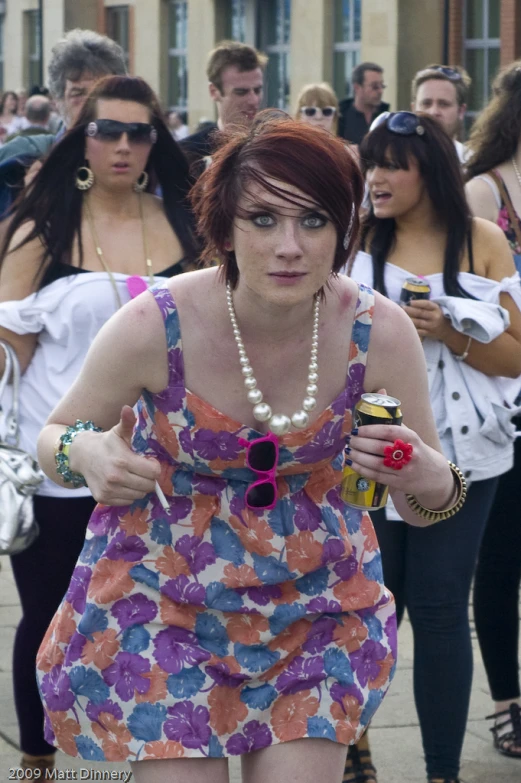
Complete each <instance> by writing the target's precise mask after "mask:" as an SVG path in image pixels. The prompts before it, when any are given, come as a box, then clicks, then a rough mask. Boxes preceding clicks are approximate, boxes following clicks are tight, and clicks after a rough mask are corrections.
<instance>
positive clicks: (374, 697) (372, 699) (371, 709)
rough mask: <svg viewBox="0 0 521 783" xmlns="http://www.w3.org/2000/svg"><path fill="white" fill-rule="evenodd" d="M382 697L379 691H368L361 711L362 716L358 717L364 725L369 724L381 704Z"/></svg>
mask: <svg viewBox="0 0 521 783" xmlns="http://www.w3.org/2000/svg"><path fill="white" fill-rule="evenodd" d="M383 697H384V694H383V692H382V691H381V690H374V691H369V697H368V699H367V701H366V703H365V706H364V709H363V710H362V715H361V717H360V720H361V721H362V723H364V724H366V725H367V724H368V723H369V721H370V720H371V718H372V717H373V715H374V714H375V712H376V710H377V709H378V707H379V706H380V704H381V703H382V699H383Z"/></svg>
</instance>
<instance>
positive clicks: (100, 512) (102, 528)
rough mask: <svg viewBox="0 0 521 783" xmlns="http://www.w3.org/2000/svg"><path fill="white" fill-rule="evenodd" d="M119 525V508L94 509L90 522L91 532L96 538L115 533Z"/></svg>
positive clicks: (103, 507)
mask: <svg viewBox="0 0 521 783" xmlns="http://www.w3.org/2000/svg"><path fill="white" fill-rule="evenodd" d="M118 525H119V508H117V507H115V506H112V507H110V508H108V507H107V506H98V507H97V508H95V509H94V511H93V513H92V516H91V518H90V522H89V531H90V532H91V533H93V535H95V536H104V535H107V534H112V533H115V532H116V530H117V529H118Z"/></svg>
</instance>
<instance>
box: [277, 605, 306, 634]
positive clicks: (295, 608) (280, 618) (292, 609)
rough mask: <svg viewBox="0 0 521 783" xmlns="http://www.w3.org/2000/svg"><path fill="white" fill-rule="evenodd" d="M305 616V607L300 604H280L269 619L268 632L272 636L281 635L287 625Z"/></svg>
mask: <svg viewBox="0 0 521 783" xmlns="http://www.w3.org/2000/svg"><path fill="white" fill-rule="evenodd" d="M305 614H306V607H305V606H303V605H302V604H291V605H287V604H280V606H277V607H276V609H275V611H274V612H273V615H272V616H271V617H270V620H269V623H270V631H271V633H272V634H273V636H277V635H278V634H279V633H282V631H284V630H285V629H286V628H287V627H288V625H291V624H292V623H295V622H296V621H297V620H300V618H301V617H303V616H304V615H305Z"/></svg>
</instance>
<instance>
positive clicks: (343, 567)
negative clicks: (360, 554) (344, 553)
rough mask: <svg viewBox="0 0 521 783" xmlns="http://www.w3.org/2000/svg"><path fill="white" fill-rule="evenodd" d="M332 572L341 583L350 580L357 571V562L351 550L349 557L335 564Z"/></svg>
mask: <svg viewBox="0 0 521 783" xmlns="http://www.w3.org/2000/svg"><path fill="white" fill-rule="evenodd" d="M333 571H334V572H335V574H337V576H339V577H340V579H341V580H342V581H343V582H347V581H348V580H349V579H351V578H352V577H353V576H354V575H355V574H356V572H357V571H358V560H357V558H356V552H355V551H354V550H353V552H352V553H351V554H350V555H349V557H346V559H345V560H341V561H340V562H339V563H337V564H336V565H335V566H334V568H333Z"/></svg>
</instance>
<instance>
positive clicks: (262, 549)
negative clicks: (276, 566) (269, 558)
mask: <svg viewBox="0 0 521 783" xmlns="http://www.w3.org/2000/svg"><path fill="white" fill-rule="evenodd" d="M243 520H244V524H243V523H242V522H241V520H240V519H239V517H236V516H234V515H233V514H232V515H231V516H230V524H231V526H232V527H233V529H234V530H235V532H236V533H237V535H238V536H239V538H240V540H241V544H242V545H243V547H244V548H245V549H246V551H247V552H255V554H257V555H264V556H266V555H271V553H272V552H276V551H277V550H276V549H275V547H274V546H273V545H272V544H271V539H272V538H273V536H274V533H273V530H272V529H271V527H270V526H269V525H268V523H267V522H266V521H265V520H264V519H260V518H259V517H257V516H256V515H255V514H253V513H252V512H251V511H249V509H245V510H244V512H243Z"/></svg>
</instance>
